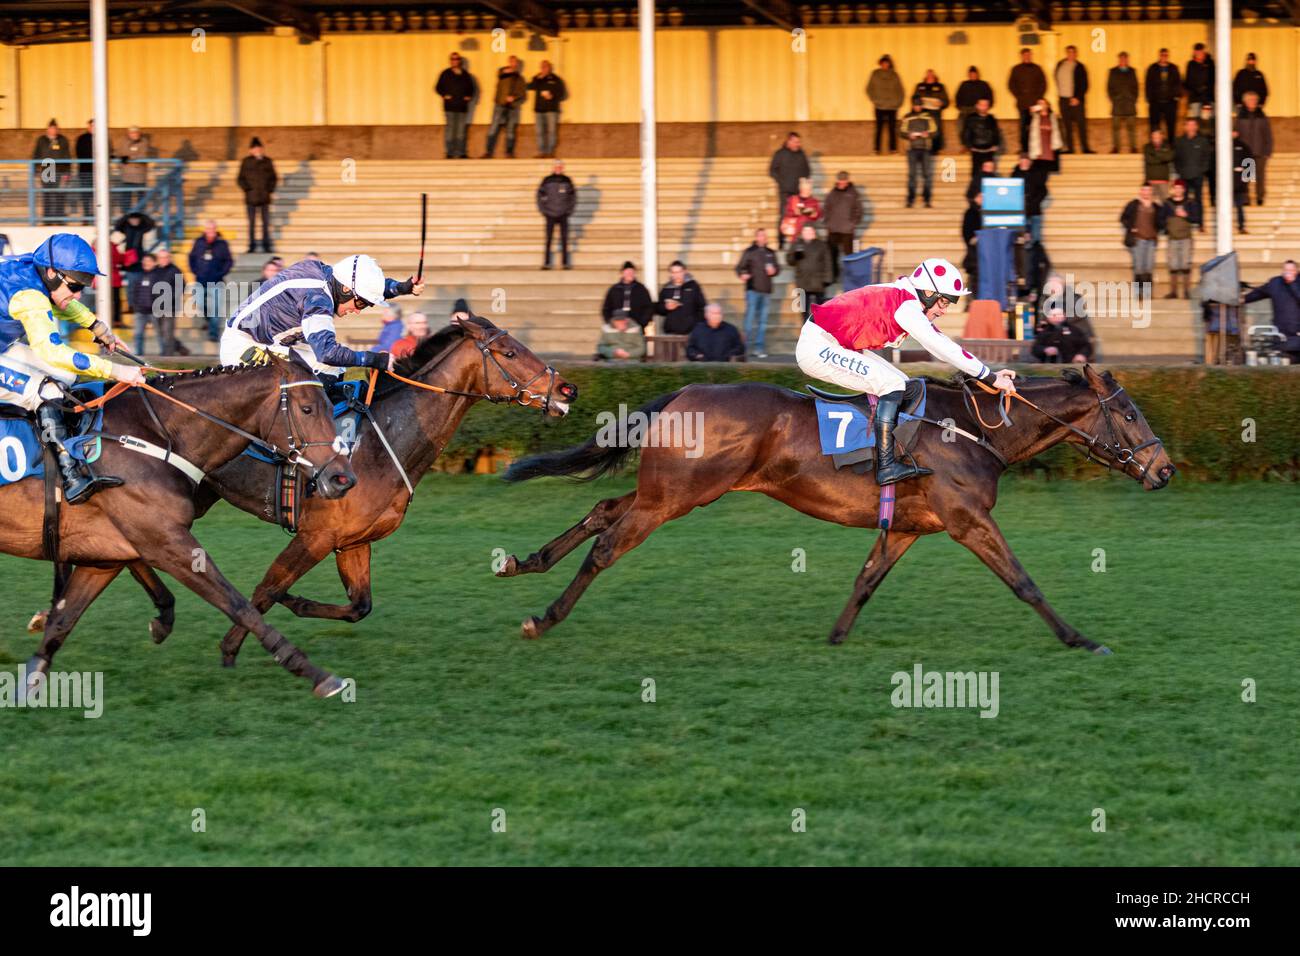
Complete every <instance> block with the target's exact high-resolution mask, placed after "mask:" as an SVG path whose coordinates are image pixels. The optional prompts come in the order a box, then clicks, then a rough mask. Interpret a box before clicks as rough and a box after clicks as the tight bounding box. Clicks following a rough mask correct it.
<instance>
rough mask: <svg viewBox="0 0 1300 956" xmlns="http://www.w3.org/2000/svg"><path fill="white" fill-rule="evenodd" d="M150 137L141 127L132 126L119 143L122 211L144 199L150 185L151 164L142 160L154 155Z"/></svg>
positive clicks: (118, 155)
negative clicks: (141, 130)
mask: <svg viewBox="0 0 1300 956" xmlns="http://www.w3.org/2000/svg"><path fill="white" fill-rule="evenodd" d="M152 152H153V150H152V148H151V147H150V145H149V138H148V137H147V136H145V135H144V134H143V133H142V132H140V127H138V126H132V127H131V128H130V129H128V130H127V131H126V138H125V139H124V140H122V141H121V142H120V143H119V144H118V150H117V158H118V159H119V160H120V161H121V163H122V172H121V174H120V175H119V177H118V182H119V183H120V185H121V186H122V189H123V191H122V192H121V193H119V194H118V195H119V196H120V197H121V200H120V201H121V205H120V206H119V207H118V208H119V210H120V211H121V212H130V211H131V210H132V209H135V208H136V207H137V206H139V205H140V203H141V202H142V201H143V200H144V194H145V190H146V189H147V188H148V186H149V164H148V163H144V162H140V160H144V159H148V158H149V157H150V156H151V155H152Z"/></svg>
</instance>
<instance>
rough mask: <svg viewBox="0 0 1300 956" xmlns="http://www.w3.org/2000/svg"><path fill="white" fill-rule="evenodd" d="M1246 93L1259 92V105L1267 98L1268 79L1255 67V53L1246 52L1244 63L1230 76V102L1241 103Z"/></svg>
mask: <svg viewBox="0 0 1300 956" xmlns="http://www.w3.org/2000/svg"><path fill="white" fill-rule="evenodd" d="M1247 93H1258V94H1259V105H1260V106H1263V105H1264V101H1265V100H1267V99H1268V80H1266V79H1264V74H1263V73H1261V72H1260V71H1259V70H1257V69H1255V54H1253V53H1247V54H1246V65H1245V66H1244V67H1242V68H1241V69H1240V70H1238V71H1237V75H1236V76H1234V77H1233V78H1232V102H1234V103H1241V102H1242V100H1243V99H1244V98H1245V96H1246V94H1247Z"/></svg>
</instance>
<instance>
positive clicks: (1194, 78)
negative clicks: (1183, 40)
mask: <svg viewBox="0 0 1300 956" xmlns="http://www.w3.org/2000/svg"><path fill="white" fill-rule="evenodd" d="M1183 89H1184V90H1186V91H1187V115H1188V116H1195V117H1200V115H1201V104H1202V103H1213V102H1214V57H1212V56H1210V53H1209V51H1208V50H1206V49H1205V44H1204V43H1198V44H1196V45H1195V46H1194V47H1192V58H1191V59H1190V60H1188V61H1187V73H1186V74H1184V76H1183ZM1172 138H1173V137H1170V139H1172Z"/></svg>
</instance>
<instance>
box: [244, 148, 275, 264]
mask: <svg viewBox="0 0 1300 956" xmlns="http://www.w3.org/2000/svg"><path fill="white" fill-rule="evenodd" d="M277 182H279V177H278V176H276V173H275V163H273V162H271V157H270V156H267V155H266V150H265V149H263V148H262V141H261V140H260V139H258V138H257V137H256V136H254V137H253V139H252V142H250V143H249V144H248V155H247V156H245V157H244V161H243V162H241V163H240V164H239V188H240V189H242V190H243V191H244V207H245V208H246V209H247V210H248V251H249V252H256V251H257V217H258V215H259V214H260V215H261V217H262V251H263V252H270V251H271V196H272V194H273V193H274V192H275V186H276V183H277Z"/></svg>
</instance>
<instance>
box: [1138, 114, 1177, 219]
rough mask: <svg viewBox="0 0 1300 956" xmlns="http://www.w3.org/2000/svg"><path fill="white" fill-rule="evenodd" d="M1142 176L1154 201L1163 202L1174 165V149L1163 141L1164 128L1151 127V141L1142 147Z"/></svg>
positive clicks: (1166, 195) (1167, 193) (1167, 192)
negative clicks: (1149, 187)
mask: <svg viewBox="0 0 1300 956" xmlns="http://www.w3.org/2000/svg"><path fill="white" fill-rule="evenodd" d="M1142 164H1143V176H1144V178H1145V179H1146V181H1147V184H1148V185H1150V186H1151V193H1152V195H1153V196H1155V200H1156V202H1164V201H1165V199H1166V197H1168V195H1169V179H1170V177H1171V175H1172V173H1171V170H1172V169H1173V165H1174V150H1173V147H1171V146H1170V145H1169V144H1168V143H1166V142H1165V133H1164V130H1160V129H1153V130H1152V131H1151V142H1149V143H1147V144H1146V146H1144V147H1143V149H1142Z"/></svg>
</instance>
